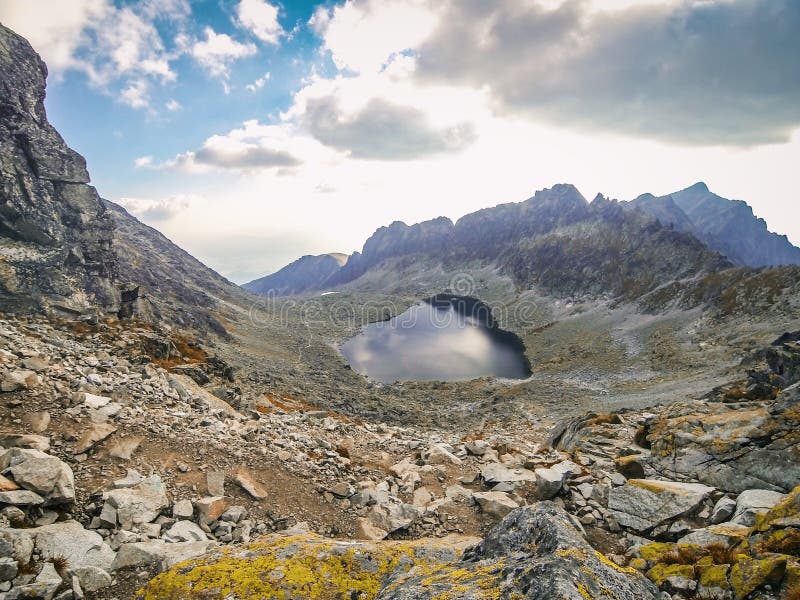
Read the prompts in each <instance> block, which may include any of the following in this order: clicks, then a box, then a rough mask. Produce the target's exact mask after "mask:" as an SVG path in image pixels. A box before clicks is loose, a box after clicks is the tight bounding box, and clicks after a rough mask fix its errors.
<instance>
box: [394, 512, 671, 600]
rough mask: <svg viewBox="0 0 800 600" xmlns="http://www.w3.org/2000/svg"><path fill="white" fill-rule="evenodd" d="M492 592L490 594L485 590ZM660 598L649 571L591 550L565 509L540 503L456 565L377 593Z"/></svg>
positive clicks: (417, 599)
mask: <svg viewBox="0 0 800 600" xmlns="http://www.w3.org/2000/svg"><path fill="white" fill-rule="evenodd" d="M489 591H491V592H492V594H493V595H491V596H488V595H486V592H489ZM657 595H658V590H657V589H656V587H655V586H654V585H653V584H652V583H650V582H649V581H648V580H647V579H645V578H644V576H642V575H640V574H639V573H638V572H636V571H635V570H634V569H631V568H627V567H620V566H618V565H616V564H615V563H614V562H612V561H611V560H609V559H608V558H606V557H605V556H604V555H602V554H601V553H600V552H597V551H596V550H594V549H593V548H592V547H591V546H590V545H589V544H588V543H587V542H586V540H584V539H583V537H581V535H580V534H579V533H578V531H577V530H576V529H575V526H574V525H573V524H572V523H571V521H570V519H569V516H568V515H567V514H566V513H565V512H564V511H563V510H562V509H560V508H558V507H557V506H556V505H555V504H553V503H551V502H540V503H538V504H536V505H534V506H531V507H525V508H520V509H517V510H515V511H513V512H511V513H510V514H509V515H508V516H507V517H506V518H505V519H503V521H502V522H501V523H500V524H498V525H497V526H496V527H495V528H494V529H493V530H492V531H490V532H489V534H488V535H487V536H486V539H484V540H483V542H481V543H480V544H479V545H478V546H476V547H475V548H472V549H470V550H468V551H467V552H466V553H465V555H464V558H463V559H462V560H461V561H460V562H459V563H455V564H452V565H445V566H443V567H440V568H439V569H437V570H435V571H434V572H433V573H430V572H421V573H420V572H417V571H415V570H412V571H410V572H409V573H408V574H406V575H403V576H401V577H400V578H399V579H398V580H397V581H395V582H394V583H392V584H391V585H389V586H387V587H386V588H385V589H384V591H382V592H381V593H379V594H378V598H379V599H381V600H425V599H433V598H474V599H478V598H485V597H492V598H498V599H499V600H507V599H508V600H510V599H512V598H518V599H526V600H549V599H550V598H564V599H569V600H584V599H586V598H617V599H618V600H639V599H641V600H645V599H648V598H656V597H657Z"/></svg>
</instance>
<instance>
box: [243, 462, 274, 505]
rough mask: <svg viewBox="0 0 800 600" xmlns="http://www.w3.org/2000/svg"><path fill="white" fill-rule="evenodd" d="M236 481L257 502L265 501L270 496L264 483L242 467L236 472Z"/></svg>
mask: <svg viewBox="0 0 800 600" xmlns="http://www.w3.org/2000/svg"><path fill="white" fill-rule="evenodd" d="M234 481H236V483H238V484H239V486H240V487H241V488H242V489H243V490H244V491H245V492H247V493H248V494H250V496H252V497H253V499H255V500H264V499H265V498H267V496H269V492H268V491H267V488H265V487H264V485H263V484H262V483H260V482H259V481H258V480H256V479H255V477H253V475H252V473H250V471H248V470H247V469H245V468H244V467H240V468H238V469H237V470H236V473H235V474H234Z"/></svg>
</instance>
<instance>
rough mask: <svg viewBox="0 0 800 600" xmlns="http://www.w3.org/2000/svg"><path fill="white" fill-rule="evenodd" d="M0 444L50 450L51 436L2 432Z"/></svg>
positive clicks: (6, 446)
mask: <svg viewBox="0 0 800 600" xmlns="http://www.w3.org/2000/svg"><path fill="white" fill-rule="evenodd" d="M0 446H2V447H3V448H28V449H31V450H39V451H40V452H47V451H48V450H50V438H48V437H44V436H42V435H29V434H19V433H0ZM3 468H5V467H3Z"/></svg>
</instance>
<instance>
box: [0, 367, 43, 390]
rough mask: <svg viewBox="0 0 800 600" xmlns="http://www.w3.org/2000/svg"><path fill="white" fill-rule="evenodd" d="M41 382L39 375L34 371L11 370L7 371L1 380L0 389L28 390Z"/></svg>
mask: <svg viewBox="0 0 800 600" xmlns="http://www.w3.org/2000/svg"><path fill="white" fill-rule="evenodd" d="M40 382H41V380H40V379H39V376H38V375H37V374H36V373H34V372H33V371H22V370H20V371H11V372H9V373H6V374H5V376H3V379H2V381H0V391H3V392H16V391H18V390H27V389H29V388H34V387H36V386H38V385H39V383H40Z"/></svg>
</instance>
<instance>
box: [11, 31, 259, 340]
mask: <svg viewBox="0 0 800 600" xmlns="http://www.w3.org/2000/svg"><path fill="white" fill-rule="evenodd" d="M0 67H2V72H3V78H2V80H0V175H1V176H2V177H1V178H0V311H4V312H30V311H42V310H43V311H46V312H55V313H62V314H63V313H66V314H78V313H82V312H85V311H88V312H95V311H99V312H100V313H101V314H105V315H118V316H122V317H127V316H133V315H135V316H137V317H139V318H144V319H147V320H152V321H160V320H165V321H167V322H168V323H169V324H175V325H179V326H187V327H188V326H191V327H198V328H200V329H208V328H211V329H213V330H216V331H218V332H221V331H222V329H221V326H220V325H219V323H218V322H217V321H216V319H215V318H214V317H213V316H212V314H211V313H212V309H214V308H215V307H216V306H217V305H218V304H219V302H220V301H221V300H223V301H237V300H239V301H241V302H240V304H244V301H245V300H246V296H247V292H246V291H244V290H242V289H241V288H239V287H237V286H235V285H234V284H232V283H231V282H229V281H228V280H226V279H225V278H223V277H222V276H220V275H219V274H218V273H216V272H214V271H213V270H211V269H209V268H208V267H206V266H205V265H203V264H202V263H201V262H200V261H198V260H196V259H195V258H194V257H192V256H191V255H189V254H188V253H187V252H185V251H183V250H182V249H180V248H179V247H178V246H176V245H175V244H173V243H172V242H170V241H169V240H168V239H167V238H166V237H164V236H163V235H161V234H160V233H159V232H157V231H156V230H155V229H152V228H151V227H148V226H146V225H144V224H142V223H141V222H139V221H138V220H137V219H135V218H134V217H132V216H131V215H129V214H128V213H127V212H126V211H125V210H124V209H123V208H122V207H120V206H118V205H116V204H114V203H113V202H109V201H106V200H103V199H101V198H100V196H99V195H98V193H97V190H95V188H94V187H92V186H90V185H88V183H89V180H90V179H89V173H88V171H87V169H86V161H85V159H84V158H83V157H82V156H81V155H80V154H78V153H77V152H75V151H74V150H72V149H71V148H70V147H69V146H67V144H66V143H65V142H64V140H63V138H62V137H61V136H60V135H59V133H58V132H57V131H56V130H55V129H54V128H53V126H52V125H51V124H50V123H49V122H48V120H47V114H46V112H45V107H44V98H45V88H46V78H47V67H46V66H45V64H44V63H43V62H42V60H41V58H40V57H39V55H38V54H37V53H36V52H35V51H34V50H33V48H32V47H31V45H30V44H29V43H28V42H27V41H26V40H25V39H24V38H22V37H20V36H19V35H17V34H16V33H14V32H13V31H11V30H10V29H8V28H6V27H3V26H2V25H0Z"/></svg>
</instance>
